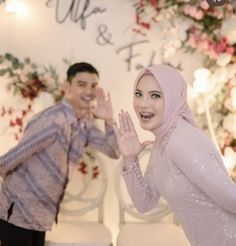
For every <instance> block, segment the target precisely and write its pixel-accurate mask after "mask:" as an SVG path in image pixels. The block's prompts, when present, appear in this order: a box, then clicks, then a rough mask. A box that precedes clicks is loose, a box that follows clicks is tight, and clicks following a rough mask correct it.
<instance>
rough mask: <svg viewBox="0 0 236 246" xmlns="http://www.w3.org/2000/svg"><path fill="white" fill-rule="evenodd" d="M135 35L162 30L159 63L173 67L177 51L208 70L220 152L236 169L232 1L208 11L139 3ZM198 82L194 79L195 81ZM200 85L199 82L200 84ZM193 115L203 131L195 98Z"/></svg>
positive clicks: (199, 2)
mask: <svg viewBox="0 0 236 246" xmlns="http://www.w3.org/2000/svg"><path fill="white" fill-rule="evenodd" d="M134 8H135V25H134V27H133V31H134V32H136V33H138V34H139V35H143V36H147V34H148V32H150V31H152V30H153V29H154V28H155V27H156V26H157V25H161V26H162V28H161V30H162V34H164V35H162V38H163V37H164V38H163V39H164V40H162V42H163V45H162V47H161V49H162V51H161V52H162V56H163V59H162V60H163V62H164V63H165V62H166V63H171V56H172V55H174V54H175V52H176V51H177V50H182V51H183V52H191V53H193V54H194V53H197V54H200V55H201V56H202V57H203V59H202V60H203V61H202V67H201V68H198V69H197V70H196V71H195V74H199V71H198V70H202V69H203V70H207V72H208V76H207V77H206V78H205V79H206V81H201V82H205V83H206V85H205V91H204V93H205V94H206V95H207V97H208V101H209V105H208V107H209V108H210V112H211V117H212V122H213V126H214V130H215V132H216V138H217V142H218V145H219V148H220V150H221V152H222V155H224V156H225V157H226V158H228V159H231V162H232V163H231V165H234V166H235V165H236V1H234V0H228V1H226V2H225V3H224V4H223V5H222V6H218V7H216V6H212V5H211V6H210V5H209V4H208V2H207V1H206V0H139V1H137V2H136V4H135V5H134ZM196 79H197V78H196ZM198 79H199V78H198ZM195 100H196V102H197V108H196V112H195V113H196V115H197V118H198V119H200V124H201V126H202V127H203V128H207V122H206V117H204V113H205V109H204V107H203V105H202V104H203V100H202V98H201V97H200V96H199V97H198V98H196V99H195Z"/></svg>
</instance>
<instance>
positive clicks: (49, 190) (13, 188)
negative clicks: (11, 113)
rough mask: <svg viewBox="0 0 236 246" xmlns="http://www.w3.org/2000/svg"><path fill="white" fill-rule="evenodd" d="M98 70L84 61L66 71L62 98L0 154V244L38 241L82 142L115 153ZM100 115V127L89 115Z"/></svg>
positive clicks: (27, 245)
mask: <svg viewBox="0 0 236 246" xmlns="http://www.w3.org/2000/svg"><path fill="white" fill-rule="evenodd" d="M98 81H99V74H98V72H97V70H96V69H95V68H94V67H93V66H92V65H91V64H88V63H85V62H82V63H75V64H74V65H72V66H71V67H70V68H69V69H68V71H67V82H66V83H65V86H64V91H65V98H64V100H63V101H62V102H60V103H58V104H56V105H54V106H52V107H49V108H47V109H45V110H43V111H42V112H40V113H38V114H37V115H35V116H34V117H33V118H32V120H31V121H30V122H29V123H28V124H27V126H26V128H25V131H24V134H23V137H22V139H21V141H20V142H19V143H18V144H17V145H16V146H15V147H14V148H12V149H10V150H9V151H8V152H7V153H6V154H5V155H3V156H2V157H0V175H1V177H2V178H3V182H2V188H1V191H0V240H1V246H43V245H44V241H45V231H47V230H50V229H51V227H52V224H53V222H54V221H55V220H57V214H58V211H59V205H60V202H61V201H62V198H63V195H64V191H65V187H66V184H67V181H68V173H69V169H70V167H72V166H73V164H76V163H77V162H78V160H79V158H80V157H81V155H82V153H83V151H84V148H85V147H86V146H88V145H89V146H92V147H94V148H95V149H97V150H99V151H101V152H103V153H105V154H106V155H108V156H110V157H111V158H118V157H119V151H118V145H117V140H116V137H115V133H114V130H113V123H114V120H113V111H112V105H111V101H110V96H109V94H108V98H106V95H105V93H104V91H103V89H102V88H99V87H98ZM91 114H93V115H95V116H96V117H98V118H100V119H102V120H104V121H105V133H103V132H101V131H100V130H99V129H98V128H97V127H96V126H95V124H94V122H93V120H92V118H91V117H90V115H91Z"/></svg>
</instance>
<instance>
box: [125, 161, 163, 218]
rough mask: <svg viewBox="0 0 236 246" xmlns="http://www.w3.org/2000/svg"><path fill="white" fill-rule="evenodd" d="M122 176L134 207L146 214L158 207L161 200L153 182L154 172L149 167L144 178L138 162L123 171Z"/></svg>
mask: <svg viewBox="0 0 236 246" xmlns="http://www.w3.org/2000/svg"><path fill="white" fill-rule="evenodd" d="M122 174H123V177H124V180H125V183H126V186H127V190H128V192H129V195H130V198H131V200H132V202H133V203H134V206H135V207H136V208H137V210H138V211H139V212H140V213H145V212H148V211H150V210H152V209H153V208H155V207H156V205H157V202H158V200H159V198H160V195H159V194H158V192H157V190H156V188H155V185H154V180H153V170H152V167H151V166H150V165H148V167H147V169H146V171H145V174H144V176H143V175H142V172H141V170H140V166H139V163H138V161H136V162H135V163H133V164H132V165H131V166H130V168H129V169H127V170H124V169H123V170H122Z"/></svg>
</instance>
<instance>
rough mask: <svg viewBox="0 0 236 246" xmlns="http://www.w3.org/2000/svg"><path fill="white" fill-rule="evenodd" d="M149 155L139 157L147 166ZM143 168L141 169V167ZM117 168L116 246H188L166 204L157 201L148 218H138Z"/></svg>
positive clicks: (138, 214) (147, 215)
mask: <svg viewBox="0 0 236 246" xmlns="http://www.w3.org/2000/svg"><path fill="white" fill-rule="evenodd" d="M148 153H149V151H147V152H145V154H144V155H142V156H141V157H140V161H141V162H143V161H144V159H146V163H147V162H148V158H147V157H148V156H149V154H148ZM141 166H142V165H141ZM120 169H121V163H120V164H119V166H118V170H117V172H116V179H115V189H116V193H117V197H118V201H119V207H120V231H119V234H118V237H117V246H190V244H189V242H188V240H187V238H186V236H185V234H184V232H183V230H182V228H181V227H180V226H179V225H178V223H177V221H176V220H175V217H174V216H173V213H172V212H171V210H170V208H169V207H168V205H167V203H166V202H165V201H164V200H163V199H160V201H159V203H158V206H157V208H156V209H154V210H153V211H152V212H150V213H148V214H140V213H139V212H138V211H137V210H136V209H135V207H134V206H133V204H132V202H131V200H130V198H129V195H128V192H127V190H126V187H125V184H124V181H123V178H122V177H121V174H120V171H121V170H120Z"/></svg>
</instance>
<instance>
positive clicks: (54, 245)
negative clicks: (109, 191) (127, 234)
mask: <svg viewBox="0 0 236 246" xmlns="http://www.w3.org/2000/svg"><path fill="white" fill-rule="evenodd" d="M83 159H84V158H83ZM85 163H87V164H88V166H87V167H86V170H84V169H83V168H82V171H87V174H82V173H81V172H79V171H73V176H72V178H71V180H70V181H69V183H68V185H67V189H66V193H65V197H64V199H63V202H62V204H61V206H60V213H59V217H58V224H54V225H53V229H52V231H49V232H47V234H46V244H45V245H46V246H68V245H73V246H111V245H112V236H111V232H110V231H109V230H108V228H107V227H106V226H105V225H104V224H103V198H104V194H105V191H106V187H107V175H106V170H105V167H104V164H103V161H102V160H101V158H98V156H96V158H95V159H94V160H93V161H91V158H87V161H85ZM98 171H99V175H98V176H97V177H96V178H93V176H94V174H95V173H96V172H98ZM95 212H96V213H95ZM94 213H95V214H94ZM95 216H96V217H97V218H96V217H95ZM94 217H95V218H96V219H94Z"/></svg>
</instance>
